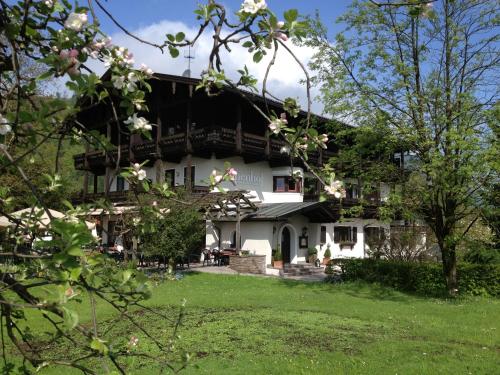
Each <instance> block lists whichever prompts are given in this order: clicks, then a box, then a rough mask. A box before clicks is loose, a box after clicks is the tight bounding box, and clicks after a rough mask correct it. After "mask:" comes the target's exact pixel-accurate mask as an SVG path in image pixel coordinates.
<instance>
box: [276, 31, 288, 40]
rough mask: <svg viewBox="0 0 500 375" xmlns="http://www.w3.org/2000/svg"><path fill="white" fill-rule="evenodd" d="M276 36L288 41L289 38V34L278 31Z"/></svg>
mask: <svg viewBox="0 0 500 375" xmlns="http://www.w3.org/2000/svg"><path fill="white" fill-rule="evenodd" d="M274 36H275V37H276V38H278V39H281V40H282V41H283V42H286V41H287V40H288V35H286V34H285V33H282V32H277V33H275V34H274Z"/></svg>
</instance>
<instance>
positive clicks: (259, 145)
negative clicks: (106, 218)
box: [74, 126, 333, 170]
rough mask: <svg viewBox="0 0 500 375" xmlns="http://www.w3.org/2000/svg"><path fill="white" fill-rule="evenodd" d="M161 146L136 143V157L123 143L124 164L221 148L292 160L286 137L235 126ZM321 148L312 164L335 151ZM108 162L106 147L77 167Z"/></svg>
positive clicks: (181, 136) (78, 158) (78, 159)
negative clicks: (104, 150)
mask: <svg viewBox="0 0 500 375" xmlns="http://www.w3.org/2000/svg"><path fill="white" fill-rule="evenodd" d="M240 141H241V145H240V144H239V142H240ZM158 146H159V147H157V143H156V141H155V140H153V141H145V142H142V143H139V144H135V145H132V153H133V159H131V155H129V152H128V146H126V145H124V146H121V147H122V148H121V150H122V151H121V155H120V164H121V165H127V164H128V163H130V162H142V161H144V160H150V161H154V159H157V158H165V160H171V161H180V160H181V159H182V157H183V156H184V155H186V154H187V153H188V152H189V153H193V154H194V155H197V154H198V155H199V156H201V157H205V156H206V155H207V154H210V153H212V152H215V153H218V152H220V155H222V156H223V157H226V156H231V155H232V153H234V154H236V153H241V154H242V155H243V156H244V157H248V158H249V159H250V160H272V161H273V162H275V163H285V162H286V163H288V158H289V156H288V154H287V153H283V152H282V151H283V150H282V148H283V147H284V146H285V142H284V141H281V140H279V139H275V138H273V137H271V138H270V139H269V138H267V137H264V136H261V135H257V134H252V133H242V134H241V138H239V137H238V134H237V132H236V130H235V129H230V128H224V127H220V126H213V127H206V128H199V129H194V130H192V131H191V134H190V136H189V139H188V138H187V137H186V133H176V134H171V135H167V136H165V137H162V138H161V139H160V140H158ZM240 147H241V148H240ZM321 152H322V157H321V158H320V153H319V151H314V152H311V153H310V154H309V162H310V164H312V165H319V164H320V162H321V161H322V162H323V163H325V162H327V161H328V159H329V157H330V156H332V155H333V152H330V151H327V150H322V151H321ZM109 156H110V158H108V160H109V159H111V160H116V158H117V156H118V153H117V151H116V150H115V151H111V153H110V155H109ZM105 163H106V155H105V153H104V152H103V151H92V152H88V153H87V154H79V155H75V156H74V164H75V168H76V169H80V170H84V169H89V170H94V169H99V168H101V169H102V168H103V167H105V166H106V164H105Z"/></svg>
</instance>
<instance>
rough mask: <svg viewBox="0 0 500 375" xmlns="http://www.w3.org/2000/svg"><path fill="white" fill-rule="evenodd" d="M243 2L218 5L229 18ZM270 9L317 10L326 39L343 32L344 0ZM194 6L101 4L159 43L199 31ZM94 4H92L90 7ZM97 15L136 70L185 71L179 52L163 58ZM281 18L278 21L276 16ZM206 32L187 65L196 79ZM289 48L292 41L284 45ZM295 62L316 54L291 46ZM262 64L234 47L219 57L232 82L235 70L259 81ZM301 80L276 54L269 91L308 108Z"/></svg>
mask: <svg viewBox="0 0 500 375" xmlns="http://www.w3.org/2000/svg"><path fill="white" fill-rule="evenodd" d="M242 1H243V0H221V3H222V4H223V5H224V6H225V7H226V9H227V10H228V13H230V14H234V13H235V12H237V11H238V10H239V8H240V6H241V3H242ZM266 2H267V4H268V7H269V8H270V9H271V10H272V11H273V12H274V13H275V14H277V15H278V17H279V16H281V19H282V16H283V12H284V11H285V10H287V9H291V8H295V9H297V10H298V11H299V13H300V14H302V15H306V14H314V13H315V12H316V10H317V11H319V14H320V16H321V19H322V20H323V22H324V23H325V25H327V27H328V30H329V35H330V36H331V37H332V38H333V36H334V35H335V33H336V32H338V31H340V30H341V26H340V25H336V24H335V20H336V18H337V17H338V16H340V15H341V14H342V13H344V12H345V11H346V10H347V6H348V5H349V3H350V1H348V0H288V1H284V0H267V1H266ZM198 3H204V1H201V0H182V1H178V0H175V1H172V0H142V1H137V0H107V1H102V4H103V5H104V6H105V7H106V9H107V10H108V11H109V12H110V13H112V15H113V17H114V18H115V19H116V20H117V21H118V22H119V23H120V24H122V25H123V26H124V27H125V28H126V29H127V30H129V31H131V32H133V33H134V34H136V35H138V36H140V37H141V38H143V39H146V40H149V41H153V42H161V41H162V40H164V38H165V34H166V33H172V34H175V33H177V32H179V31H183V32H184V33H185V34H186V36H187V37H188V38H190V37H193V36H194V34H195V32H196V31H197V28H198V25H199V21H197V20H196V16H195V15H194V13H193V11H194V10H195V9H196V7H197V4H198ZM94 4H95V3H94ZM94 6H95V7H96V12H97V14H98V17H99V20H100V22H101V26H102V30H103V31H104V32H106V33H107V34H108V35H110V36H111V37H112V39H113V43H114V44H116V45H120V46H125V47H127V48H129V50H130V51H131V52H132V53H134V59H135V62H136V65H137V66H139V64H141V63H145V64H147V65H148V66H150V67H151V68H152V69H153V70H154V71H155V72H159V73H167V74H177V75H181V74H182V73H183V72H184V70H185V69H186V68H187V64H188V62H187V61H188V60H187V59H186V58H185V57H184V54H185V53H187V51H181V54H180V56H179V57H178V58H177V59H172V58H171V57H170V56H169V55H168V53H166V54H163V55H162V54H161V52H160V51H159V50H156V49H154V48H153V47H149V46H146V45H144V44H141V43H139V42H137V41H135V40H133V39H131V38H130V37H128V36H127V35H125V33H124V32H123V31H121V30H120V29H119V28H118V27H117V26H116V25H115V24H114V23H113V22H112V21H111V20H110V19H109V18H108V17H107V16H106V15H105V14H104V13H103V12H102V11H100V10H99V9H98V8H97V6H96V5H94ZM279 18H280V17H279ZM208 31H209V30H207V32H206V33H205V35H204V36H202V38H201V39H200V40H199V42H198V43H197V45H196V46H195V48H194V50H193V51H192V54H193V55H194V59H193V60H192V61H191V71H192V74H191V76H192V77H199V76H200V73H201V71H202V70H204V69H205V68H206V65H207V62H208V60H207V57H208V53H209V51H210V45H211V37H210V35H209V32H208ZM287 43H288V44H289V45H291V42H290V41H289V42H287ZM291 46H292V47H293V49H294V51H295V53H296V54H297V56H298V58H299V59H300V60H301V61H302V62H303V63H305V64H307V62H308V61H309V60H310V59H311V57H312V56H313V54H314V51H313V50H312V49H310V48H306V47H301V48H298V47H294V46H293V45H291ZM265 61H266V60H265V59H264V60H263V62H261V63H260V64H254V63H253V61H252V56H251V55H250V54H248V53H247V52H246V50H244V49H243V48H235V49H233V51H232V52H231V53H225V54H224V55H223V64H224V69H225V72H226V74H228V75H229V76H230V77H231V78H236V77H237V75H238V73H237V72H236V71H237V70H238V69H241V68H242V67H243V66H244V65H247V67H248V68H249V70H250V72H251V73H252V74H253V75H254V76H256V77H257V78H258V79H259V81H260V82H261V81H262V78H263V76H264V74H265V69H266V68H265V66H266V65H265ZM91 67H92V68H93V69H94V70H95V71H96V72H97V73H99V74H102V73H103V72H104V67H103V66H102V64H98V63H94V64H91ZM302 79H304V75H303V72H301V71H300V68H299V66H298V65H297V64H296V63H295V62H294V61H293V58H292V57H291V56H289V55H288V54H287V53H285V51H284V50H283V52H281V53H279V54H278V58H277V60H276V63H275V66H274V67H273V70H272V71H271V74H270V77H269V81H268V88H270V89H271V92H272V93H273V94H274V95H275V96H277V97H279V98H285V97H287V96H292V97H295V98H297V99H298V100H299V102H300V103H301V104H302V106H303V107H305V105H306V100H305V98H306V92H305V88H304V85H303V84H301V83H300V81H301V80H302ZM312 94H313V96H314V97H316V96H317V95H319V91H318V89H317V88H314V89H313V91H312ZM312 109H313V111H314V112H315V113H318V114H320V113H322V111H323V106H322V104H321V103H320V101H319V100H317V99H315V100H314V101H313V106H312Z"/></svg>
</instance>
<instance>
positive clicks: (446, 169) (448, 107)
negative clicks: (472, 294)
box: [306, 0, 500, 293]
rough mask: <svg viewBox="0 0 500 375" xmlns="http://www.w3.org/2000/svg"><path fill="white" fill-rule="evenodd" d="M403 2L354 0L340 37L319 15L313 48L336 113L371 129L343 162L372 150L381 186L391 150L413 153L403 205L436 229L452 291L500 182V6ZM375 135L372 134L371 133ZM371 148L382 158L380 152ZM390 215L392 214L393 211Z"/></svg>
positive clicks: (370, 174) (368, 173)
mask: <svg viewBox="0 0 500 375" xmlns="http://www.w3.org/2000/svg"><path fill="white" fill-rule="evenodd" d="M410 3H415V2H410ZM393 5H394V6H376V5H375V4H373V2H369V1H355V2H353V3H352V5H351V6H350V7H349V9H348V11H347V12H346V13H345V14H344V15H343V16H342V17H341V18H340V19H339V22H342V23H343V24H344V25H345V30H344V31H343V32H341V33H339V34H338V35H337V36H336V40H335V41H331V40H328V36H327V31H326V28H325V27H324V26H323V25H322V24H321V22H320V20H319V17H317V18H316V19H311V20H310V29H311V38H310V39H308V41H307V42H306V44H308V45H309V46H312V47H315V48H316V49H317V50H318V51H319V52H318V53H317V54H316V55H315V58H314V61H313V62H312V67H313V69H314V70H316V73H317V82H318V83H319V84H322V93H323V100H324V102H325V105H326V110H327V111H328V112H329V113H331V114H332V115H333V116H334V117H335V118H336V119H343V118H348V119H349V120H350V121H351V122H354V123H356V125H358V126H361V128H360V130H359V131H360V134H361V139H359V137H357V138H358V139H356V142H353V145H354V146H353V149H354V150H355V151H357V152H355V151H353V152H349V149H348V151H347V152H346V153H345V155H339V157H338V159H339V160H338V162H341V161H343V162H345V163H346V165H348V166H349V167H350V166H351V165H354V166H356V158H357V157H359V155H363V156H368V160H369V163H368V165H367V166H364V165H361V170H359V168H356V167H355V168H354V171H355V173H356V174H358V175H361V177H363V178H365V179H367V180H368V182H373V183H374V186H376V185H375V184H376V183H377V182H378V181H380V178H382V177H383V178H385V177H390V174H389V175H387V174H386V169H387V168H386V167H385V166H384V167H383V168H380V167H379V166H377V164H381V162H382V164H384V163H386V162H389V161H390V159H389V158H388V156H390V153H391V152H393V151H396V150H398V149H399V151H401V150H404V151H406V152H407V159H408V160H406V162H409V161H410V160H409V159H412V160H411V163H406V165H405V171H404V173H401V176H400V177H401V178H397V179H396V181H395V182H400V183H401V182H402V185H403V189H402V191H404V195H403V199H402V205H401V208H403V209H404V210H405V211H407V212H409V213H411V214H413V215H414V216H416V217H418V218H419V219H422V220H425V222H426V223H427V224H428V225H429V227H430V228H431V229H432V230H433V232H434V234H435V236H436V240H437V242H438V243H439V248H440V249H441V252H442V259H443V264H444V265H445V268H446V275H447V277H446V279H447V282H448V289H449V290H450V293H452V292H453V290H454V289H455V287H456V285H455V284H456V280H455V278H454V276H453V275H454V273H453V269H454V266H455V265H456V261H457V257H456V249H457V246H459V244H460V242H461V241H462V239H463V238H464V236H465V235H466V231H467V225H465V227H464V226H463V220H464V219H468V218H470V217H471V216H472V217H473V216H475V215H477V214H478V212H479V211H480V210H481V201H483V200H484V198H483V197H481V191H482V190H483V189H485V187H487V186H488V185H490V184H491V182H492V181H498V170H499V169H498V160H499V157H498V155H499V151H498V142H495V137H494V136H492V133H493V132H494V131H495V126H494V125H491V124H494V123H495V122H496V123H497V122H498V121H495V120H494V119H497V118H498V109H497V108H495V107H497V106H498V102H499V99H500V97H499V91H498V87H497V85H495V84H492V82H496V81H497V76H498V68H499V65H498V52H499V49H498V46H499V43H498V42H499V41H500V33H499V25H498V22H497V21H498V14H499V10H498V9H499V8H498V4H497V2H495V1H493V2H492V1H489V0H456V1H445V2H434V3H433V5H434V6H433V7H432V9H431V8H430V7H427V6H424V5H413V6H410V5H408V6H406V5H398V6H397V5H395V4H393ZM465 25H466V27H465ZM436 35H440V36H442V37H439V38H436V37H435V36H436ZM485 50H488V51H490V52H489V53H488V54H484V53H483V51H485ZM478 70H479V71H480V72H479V73H478ZM365 128H366V129H367V130H365ZM370 133H371V134H372V137H373V138H372V139H370V136H369V137H367V138H363V135H370ZM384 133H385V135H384ZM378 135H381V137H380V136H378ZM379 146H380V148H381V149H380V150H376V149H377V148H378V147H379ZM370 148H373V149H374V151H381V156H382V158H381V159H377V158H376V155H373V156H371V155H370V152H371V151H370ZM386 150H388V151H389V153H387V152H385V151H386ZM391 150H392V151H391ZM358 153H359V154H358ZM342 159H344V160H342ZM359 160H363V161H364V160H365V159H364V158H363V157H360V158H359ZM347 161H349V163H347ZM370 163H373V165H374V166H375V168H372V167H371V165H370ZM358 164H359V162H358ZM379 171H383V173H380V172H379ZM383 178H382V180H383ZM386 181H394V180H390V179H388V180H386ZM391 208H395V209H396V210H395V212H394V213H395V214H398V212H397V207H395V206H392V207H391ZM382 214H383V215H384V216H385V217H390V216H391V212H390V210H388V209H387V208H386V209H385V210H384V212H382ZM399 214H400V213H399ZM392 216H394V215H392ZM403 216H404V215H403Z"/></svg>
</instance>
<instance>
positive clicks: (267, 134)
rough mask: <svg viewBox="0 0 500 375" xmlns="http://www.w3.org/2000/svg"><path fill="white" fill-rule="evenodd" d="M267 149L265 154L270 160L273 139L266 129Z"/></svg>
mask: <svg viewBox="0 0 500 375" xmlns="http://www.w3.org/2000/svg"><path fill="white" fill-rule="evenodd" d="M265 137H266V149H265V151H264V152H265V154H266V157H267V158H268V159H269V157H270V156H271V138H270V136H269V129H266V135H265Z"/></svg>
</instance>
